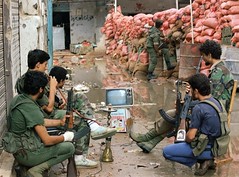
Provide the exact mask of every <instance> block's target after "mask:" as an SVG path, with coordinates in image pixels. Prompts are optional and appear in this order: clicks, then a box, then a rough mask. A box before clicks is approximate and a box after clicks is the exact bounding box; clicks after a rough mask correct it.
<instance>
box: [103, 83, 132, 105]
mask: <svg viewBox="0 0 239 177" xmlns="http://www.w3.org/2000/svg"><path fill="white" fill-rule="evenodd" d="M109 104H111V105H112V107H127V106H132V105H133V104H134V93H133V88H132V87H122V88H106V105H109Z"/></svg>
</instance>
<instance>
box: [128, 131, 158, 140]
mask: <svg viewBox="0 0 239 177" xmlns="http://www.w3.org/2000/svg"><path fill="white" fill-rule="evenodd" d="M129 136H130V138H131V139H132V140H134V141H136V142H137V143H140V142H147V141H150V140H152V139H153V138H155V137H156V136H158V132H157V131H156V130H155V129H154V128H152V129H151V130H149V131H148V132H147V133H146V134H141V133H134V132H130V134H129Z"/></svg>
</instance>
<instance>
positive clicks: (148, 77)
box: [147, 72, 157, 80]
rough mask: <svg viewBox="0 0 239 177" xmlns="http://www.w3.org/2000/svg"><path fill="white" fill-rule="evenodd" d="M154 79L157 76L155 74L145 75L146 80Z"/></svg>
mask: <svg viewBox="0 0 239 177" xmlns="http://www.w3.org/2000/svg"><path fill="white" fill-rule="evenodd" d="M156 78H157V76H156V75H155V74H153V73H152V72H149V73H148V75H147V79H148V80H151V79H156Z"/></svg>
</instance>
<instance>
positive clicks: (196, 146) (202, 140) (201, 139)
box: [190, 133, 209, 156]
mask: <svg viewBox="0 0 239 177" xmlns="http://www.w3.org/2000/svg"><path fill="white" fill-rule="evenodd" d="M208 142H209V139H208V136H207V135H205V134H202V133H201V134H199V135H198V136H196V137H195V139H194V140H193V141H192V142H191V143H190V145H191V147H192V148H193V154H194V156H199V155H200V154H201V153H202V152H203V151H204V150H205V149H206V147H207V145H208Z"/></svg>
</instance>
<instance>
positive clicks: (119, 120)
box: [110, 108, 130, 132]
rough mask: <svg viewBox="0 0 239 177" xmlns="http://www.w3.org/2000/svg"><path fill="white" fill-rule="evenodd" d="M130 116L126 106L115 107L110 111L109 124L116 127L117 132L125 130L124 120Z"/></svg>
mask: <svg viewBox="0 0 239 177" xmlns="http://www.w3.org/2000/svg"><path fill="white" fill-rule="evenodd" d="M129 117H130V112H129V110H128V109H127V108H117V111H116V112H112V113H111V120H110V125H111V127H112V128H116V130H117V132H126V131H127V129H126V121H127V119H128V118H129Z"/></svg>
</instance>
